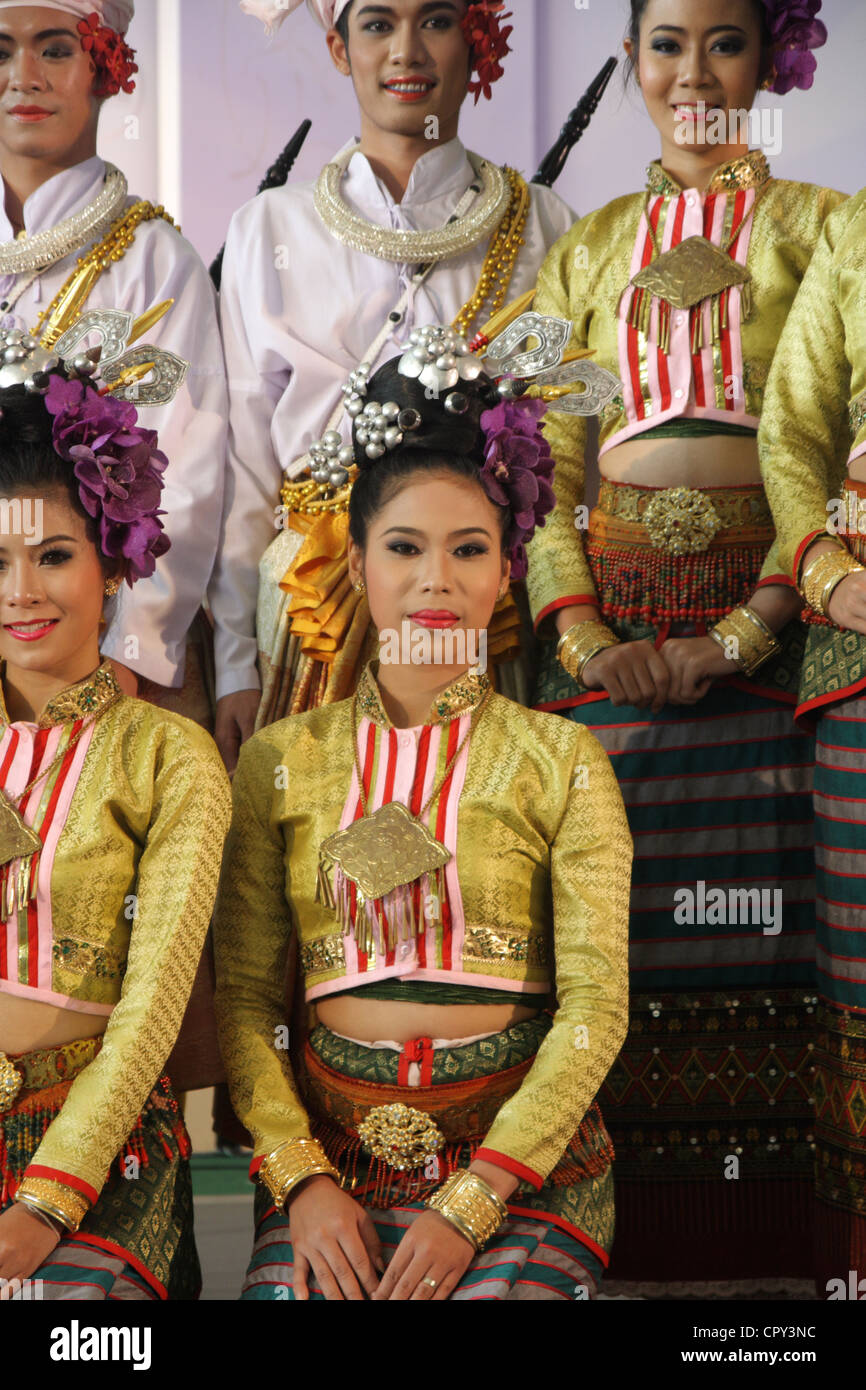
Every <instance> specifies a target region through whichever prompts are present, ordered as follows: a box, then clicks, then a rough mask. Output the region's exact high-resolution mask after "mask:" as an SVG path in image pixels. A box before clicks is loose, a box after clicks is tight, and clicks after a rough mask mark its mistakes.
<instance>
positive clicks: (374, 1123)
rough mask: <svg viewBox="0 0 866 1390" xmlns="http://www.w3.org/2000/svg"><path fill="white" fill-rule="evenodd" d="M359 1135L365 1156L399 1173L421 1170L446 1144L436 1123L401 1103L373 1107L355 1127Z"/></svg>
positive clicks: (422, 1113)
mask: <svg viewBox="0 0 866 1390" xmlns="http://www.w3.org/2000/svg"><path fill="white" fill-rule="evenodd" d="M358 1134H359V1136H360V1138H361V1140H362V1142H363V1145H364V1150H365V1152H366V1153H368V1154H370V1155H371V1156H372V1157H373V1158H378V1159H381V1160H382V1162H383V1163H387V1164H388V1165H389V1167H391V1168H396V1169H397V1171H398V1172H400V1173H405V1172H406V1171H407V1170H408V1169H410V1168H423V1167H424V1166H425V1165H426V1164H427V1163H428V1162H429V1160H430V1159H431V1158H435V1156H436V1154H438V1152H439V1150H440V1149H441V1148H442V1146H443V1144H444V1143H445V1136H444V1134H443V1133H442V1131H441V1130H440V1129H439V1126H438V1125H437V1124H436V1121H435V1120H431V1118H430V1116H429V1115H425V1114H424V1112H423V1111H422V1110H414V1109H413V1108H412V1106H411V1105H402V1104H400V1103H397V1104H395V1105H377V1106H375V1107H374V1108H373V1109H372V1110H371V1111H370V1113H369V1115H368V1116H367V1118H366V1120H363V1121H362V1122H361V1124H359V1125H358Z"/></svg>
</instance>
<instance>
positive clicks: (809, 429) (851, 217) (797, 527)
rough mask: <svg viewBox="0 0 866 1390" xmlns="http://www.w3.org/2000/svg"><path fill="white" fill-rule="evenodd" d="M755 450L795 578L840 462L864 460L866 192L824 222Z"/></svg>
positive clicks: (782, 551) (841, 474) (833, 492)
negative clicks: (758, 454)
mask: <svg viewBox="0 0 866 1390" xmlns="http://www.w3.org/2000/svg"><path fill="white" fill-rule="evenodd" d="M758 449H759V453H760V457H761V472H762V475H763V478H764V486H765V487H766V489H767V496H768V498H769V501H770V506H771V507H772V509H773V516H774V518H775V522H776V529H777V533H778V546H779V557H780V560H781V563H782V566H783V568H784V570H785V573H786V574H789V575H791V577H792V578H793V579H794V580H795V581H796V580H797V579H798V577H799V570H800V562H801V560H802V557H803V554H804V551H805V549H806V547H807V546H808V545H809V544H810V542H811V541H813V540H814V539H815V537H816V536H819V535H821V534H822V533H825V532H827V530H828V522H829V521H831V520H832V518H833V512H835V513H836V515H837V517H838V515H839V503H840V502H841V499H842V497H843V491H842V490H843V487H844V482H845V475H846V462H852V461H853V460H854V459H856V458H861V457H862V456H863V455H864V454H866V189H864V190H863V191H862V192H860V193H858V194H857V195H856V196H855V197H853V198H851V199H850V200H849V201H848V202H847V203H845V205H844V206H843V207H841V208H839V209H838V211H836V212H834V213H833V215H832V217H829V218H828V219H827V223H826V225H825V227H824V230H823V232H822V234H821V239H820V241H819V243H818V249H817V250H816V252H815V257H814V260H813V261H812V264H811V265H810V266H809V269H808V271H807V273H806V278H805V280H804V281H803V288H802V289H801V291H800V294H799V295H798V297H797V302H796V304H795V305H794V308H793V309H792V311H791V315H790V318H789V319H788V322H787V324H786V326H785V331H784V333H783V335H782V339H781V341H780V343H779V349H778V352H777V354H776V360H775V362H774V364H773V371H772V374H771V376H770V382H769V386H768V389H767V402H766V406H765V410H764V415H763V418H762V420H761V430H760V434H759V436H758ZM842 529H843V530H845V529H848V528H847V526H843V527H842Z"/></svg>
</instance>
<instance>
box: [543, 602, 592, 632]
mask: <svg viewBox="0 0 866 1390" xmlns="http://www.w3.org/2000/svg"><path fill="white" fill-rule="evenodd" d="M583 604H588V605H589V606H590V607H591V608H598V606H599V603H598V598H597V597H596V595H595V594H572V595H571V597H570V598H558V599H556V600H555V601H554V602H553V603H549V604H548V605H547V607H546V608H542V610H541V612H540V613H539V615H538V617H537V618H536V619H535V623H534V628H535V631H536V632H537V631H538V629H539V628H540V627H541V624H542V623H543V622H544V620H545V618H549V617H550V615H551V613H556V612H558V610H559V609H560V608H580V607H581V605H583Z"/></svg>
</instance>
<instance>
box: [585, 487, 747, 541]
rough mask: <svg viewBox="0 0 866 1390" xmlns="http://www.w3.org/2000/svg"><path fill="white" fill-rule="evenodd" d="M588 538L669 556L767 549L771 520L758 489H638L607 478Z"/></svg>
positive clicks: (593, 515)
mask: <svg viewBox="0 0 866 1390" xmlns="http://www.w3.org/2000/svg"><path fill="white" fill-rule="evenodd" d="M590 534H591V538H593V539H598V540H601V539H603V540H604V541H605V542H607V543H608V544H610V545H620V546H643V547H647V546H648V547H650V548H651V549H654V550H663V551H666V552H667V554H669V555H693V554H696V553H700V552H701V551H706V550H709V549H710V548H713V549H715V548H718V547H726V546H733V545H737V546H742V545H748V544H750V543H753V544H755V545H758V544H763V545H765V546H767V545H769V544H770V543H771V542H772V539H773V535H774V528H773V517H772V513H771V511H770V507H769V503H768V502H767V498H766V494H765V492H764V489H763V488H762V487H761V486H760V485H755V486H749V487H733V488H722V487H713V488H690V487H669V488H657V487H637V486H634V485H633V484H631V483H614V482H611V481H609V480H608V479H605V480H603V481H602V484H601V490H600V492H599V498H598V507H597V508H596V509H595V510H594V511H593V513H592V521H591V524H590Z"/></svg>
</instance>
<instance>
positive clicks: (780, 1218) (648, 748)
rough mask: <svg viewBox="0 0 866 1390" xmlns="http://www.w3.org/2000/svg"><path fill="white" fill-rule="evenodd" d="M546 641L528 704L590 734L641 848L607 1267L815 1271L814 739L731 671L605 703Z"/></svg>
mask: <svg viewBox="0 0 866 1390" xmlns="http://www.w3.org/2000/svg"><path fill="white" fill-rule="evenodd" d="M614 626H615V627H616V628H617V630H618V631H619V634H620V636H621V637H622V638H623V640H634V639H635V638H637V637H638V636H641V637H649V638H650V639H651V640H652V639H653V638H654V637H656V632H655V631H654V630H653V629H652V628H647V627H645V628H644V630H643V631H640V632H638V631H630V630H629V627H628V625H627V624H625V623H618V624H617V623H614ZM546 646H547V647H548V650H547V652H546V655H545V659H544V661H543V663H542V667H541V684H540V689H539V697H538V700H537V703H538V704H539V705H540V706H541V707H542V708H547V709H557V708H558V709H559V710H560V711H561V713H562V714H564V715H565V716H566V717H567V718H569V719H572V720H573V721H575V722H577V723H582V724H585V725H586V726H587V727H589V728H590V729H592V731H593V733H594V734H596V736H597V737H598V738H599V740H600V741H601V743H602V745H603V746H604V748H605V749H606V751H607V752H608V754H609V755H610V757H611V760H612V763H613V766H614V769H615V771H616V773H617V777H618V779H619V783H620V787H621V789H622V793H623V798H624V801H625V804H626V809H627V812H628V817H629V824H630V827H631V831H632V835H633V837H634V843H635V858H634V869H633V887H632V899H631V920H630V990H631V1006H630V1014H631V1021H630V1028H629V1034H628V1038H627V1041H626V1044H625V1046H624V1048H623V1050H622V1052H621V1054H620V1056H619V1058H618V1059H617V1061H616V1062H615V1063H614V1066H613V1067H612V1069H611V1071H610V1073H609V1075H608V1078H607V1081H606V1083H605V1085H604V1087H603V1088H602V1091H601V1092H600V1095H599V1101H600V1104H601V1105H602V1107H603V1110H604V1114H605V1118H606V1120H607V1122H608V1124H609V1126H610V1133H611V1137H612V1139H613V1143H614V1146H615V1149H616V1155H617V1157H616V1163H615V1166H614V1175H615V1182H616V1201H617V1243H616V1247H615V1250H614V1254H613V1261H612V1274H613V1275H614V1277H619V1278H626V1279H628V1278H632V1279H651V1280H672V1279H680V1280H682V1279H687V1280H688V1279H692V1280H696V1279H737V1278H741V1279H746V1278H760V1277H763V1276H767V1275H790V1276H803V1277H808V1276H809V1274H811V1272H812V1251H811V1240H810V1236H809V1234H808V1232H809V1230H810V1228H811V1222H812V1208H813V1205H814V1197H813V1170H814V1162H815V1143H816V1136H815V1124H814V1107H813V1104H812V1101H813V1096H812V1090H813V1081H814V1074H815V1058H814V1048H815V1041H816V1008H817V999H816V982H815V920H814V894H815V872H814V852H813V827H812V804H811V795H812V776H813V760H814V743H813V740H812V738H811V737H810V736H808V735H806V734H804V733H801V732H799V731H798V730H797V729H796V728H795V725H794V720H793V708H792V705H791V704H790V703H789V702H788V701H787V700H786V699H785V698H784V697H783V696H782V695H778V696H777V695H775V693H774V691H773V690H772V689H770V688H756V687H754V686H751V687H750V686H749V684H748V683H747V682H745V681H742V680H739V679H737V678H734V679H732V680H728V681H721V682H718V683H717V684H716V685H714V686H713V687H711V689H710V691H709V693H708V694H707V696H706V697H705V698H704V699H703V700H702V701H701V702H700V703H699V704H698V705H695V706H689V707H675V706H665V708H663V709H662V710H661V711H660V712H659V713H658V714H652V713H650V712H648V711H646V710H641V709H636V708H633V707H629V706H620V707H618V708H615V707H614V706H613V705H612V703H611V702H610V700H608V699H607V698H606V697H601V698H599V697H598V696H594V695H593V696H587V695H586V693H585V692H584V693H583V694H582V695H581V693H580V689H579V687H576V686H575V685H574V683H573V682H569V681H568V677H565V676H564V673H563V672H562V671H561V668H559V670H558V671H557V670H556V665H558V663H555V656H554V650H553V648H554V644H546ZM564 682H565V683H567V684H569V685H570V686H571V691H570V692H569V691H568V690H566V689H564V684H563V683H564Z"/></svg>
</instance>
